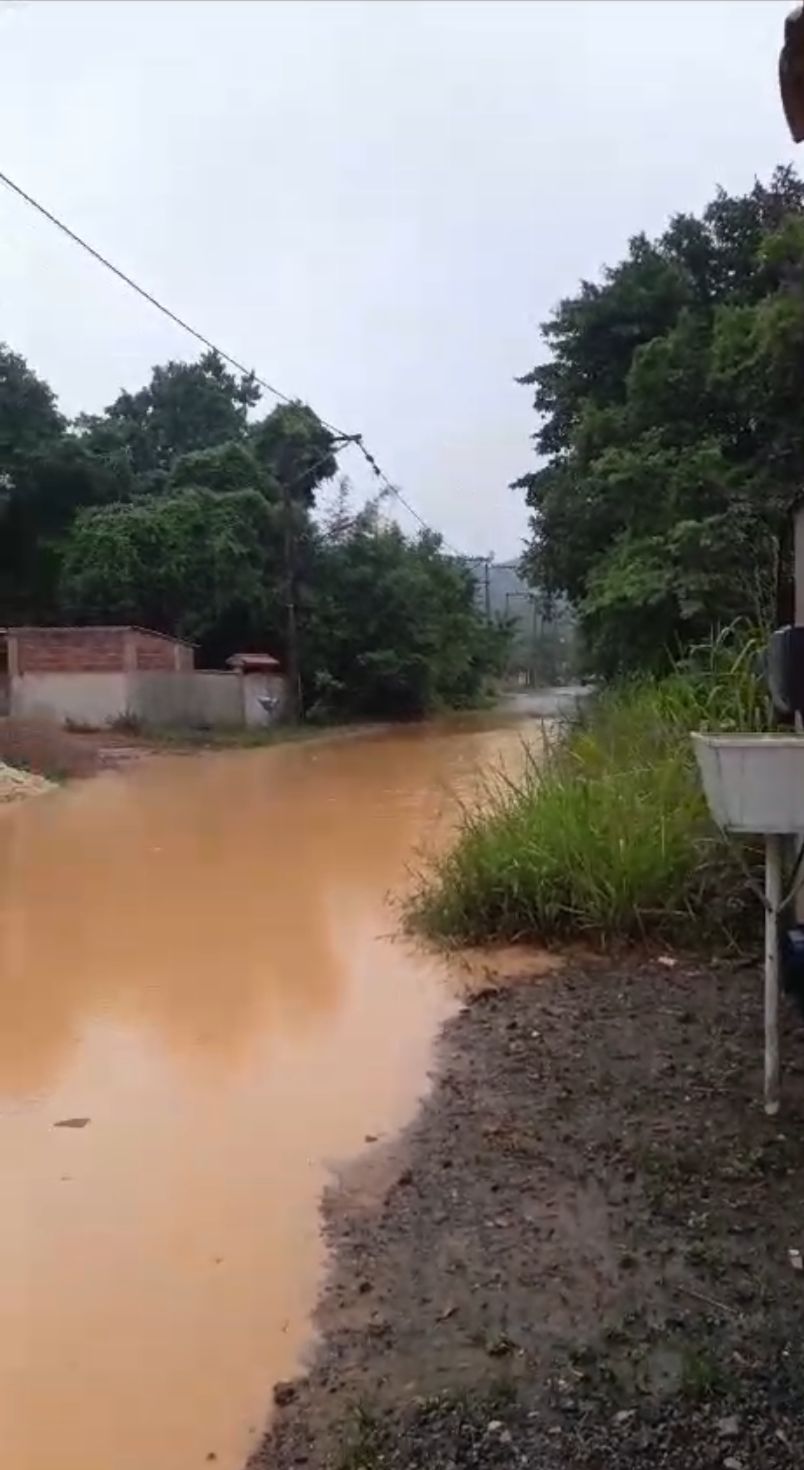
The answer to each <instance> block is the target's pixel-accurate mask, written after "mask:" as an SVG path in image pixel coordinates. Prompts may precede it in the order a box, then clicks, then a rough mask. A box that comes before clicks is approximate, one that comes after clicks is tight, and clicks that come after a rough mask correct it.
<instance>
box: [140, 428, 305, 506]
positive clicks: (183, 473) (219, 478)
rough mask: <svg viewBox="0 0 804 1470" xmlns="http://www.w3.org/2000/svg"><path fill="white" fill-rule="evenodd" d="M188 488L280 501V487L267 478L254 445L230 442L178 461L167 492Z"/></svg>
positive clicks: (199, 450)
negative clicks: (248, 493)
mask: <svg viewBox="0 0 804 1470" xmlns="http://www.w3.org/2000/svg"><path fill="white" fill-rule="evenodd" d="M188 485H203V486H205V488H206V489H207V490H214V491H215V492H216V493H217V494H219V495H230V494H231V493H232V492H237V491H239V490H258V491H259V492H260V494H262V495H265V496H266V498H267V499H268V500H277V499H278V498H279V487H278V485H277V484H276V482H275V481H274V480H272V479H271V477H270V475H268V474H266V472H265V470H264V469H263V467H262V465H261V464H260V463H259V461H258V459H257V456H256V454H255V453H254V448H253V445H252V444H250V443H239V442H238V441H237V440H228V441H227V442H226V443H224V444H215V445H214V446H213V447H212V448H211V449H196V450H193V451H192V452H191V453H190V454H182V455H181V456H180V457H179V459H177V460H175V461H174V464H173V466H172V468H171V471H170V474H169V475H168V479H167V487H166V488H167V490H168V491H169V492H172V491H174V490H183V489H185V488H186V486H188Z"/></svg>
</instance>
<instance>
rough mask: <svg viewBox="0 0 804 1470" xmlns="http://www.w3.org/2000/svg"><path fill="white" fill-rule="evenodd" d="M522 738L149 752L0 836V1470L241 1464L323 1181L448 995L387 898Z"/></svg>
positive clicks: (287, 1358) (29, 812)
mask: <svg viewBox="0 0 804 1470" xmlns="http://www.w3.org/2000/svg"><path fill="white" fill-rule="evenodd" d="M521 738H522V727H521V726H520V727H517V726H515V725H509V726H508V727H507V728H505V729H504V730H500V729H497V730H495V729H483V728H477V727H475V726H473V725H472V724H471V723H468V724H467V727H466V728H465V729H463V730H457V731H456V730H454V729H451V730H446V729H443V730H440V729H439V728H438V727H430V728H429V729H411V730H407V731H403V732H401V733H399V734H393V735H390V736H382V737H375V738H372V739H361V740H354V741H335V742H333V743H331V744H330V743H321V744H317V743H316V744H310V745H306V744H297V745H286V746H281V747H277V748H275V749H272V750H265V751H249V752H239V753H234V754H231V755H229V754H227V755H222V754H215V755H209V756H193V757H190V758H187V757H170V758H165V759H159V760H155V761H154V762H152V763H149V764H145V765H143V766H141V767H139V768H137V769H133V770H130V771H128V772H126V773H124V774H117V775H107V776H103V777H101V778H99V779H97V780H95V781H94V782H91V783H85V784H78V785H75V786H73V787H70V788H68V789H65V790H63V791H61V792H59V793H57V794H56V795H51V796H47V797H44V798H42V799H40V800H38V801H35V802H34V801H31V802H28V803H25V804H24V805H19V806H16V807H13V808H6V809H4V811H3V813H2V820H1V821H0V1189H1V1190H2V1197H1V1198H0V1443H1V1444H2V1446H3V1450H2V1462H3V1465H4V1466H5V1467H7V1470H111V1467H114V1470H194V1467H199V1466H202V1465H205V1464H207V1463H211V1461H210V1457H211V1456H215V1464H216V1466H217V1470H240V1467H241V1466H242V1464H243V1462H244V1460H245V1458H246V1456H247V1455H248V1453H249V1450H250V1448H251V1446H252V1445H253V1444H254V1443H255V1441H256V1439H257V1438H258V1436H259V1434H260V1432H261V1429H262V1427H263V1424H264V1420H265V1416H266V1413H267V1410H268V1405H269V1403H270V1391H271V1385H272V1383H273V1382H274V1381H275V1380H276V1379H278V1378H285V1377H288V1376H289V1375H290V1374H292V1372H293V1371H294V1368H295V1367H296V1366H297V1365H298V1362H299V1358H300V1354H301V1352H302V1350H303V1348H304V1346H305V1344H306V1343H307V1341H308V1338H309V1331H310V1327H309V1323H310V1313H311V1311H312V1308H313V1306H314V1303H315V1299H316V1295H317V1291H318V1288H319V1285H320V1280H321V1273H322V1269H323V1266H324V1257H323V1246H322V1243H321V1239H320V1235H319V1218H318V1201H319V1198H320V1194H321V1190H322V1188H323V1186H324V1185H325V1183H326V1182H327V1179H328V1177H330V1176H329V1170H330V1168H331V1166H332V1164H333V1163H335V1162H337V1161H338V1160H342V1159H344V1158H346V1157H347V1156H349V1155H354V1154H355V1153H357V1152H358V1151H359V1150H360V1149H361V1148H366V1147H370V1146H371V1145H370V1144H366V1141H365V1140H366V1136H367V1135H370V1136H373V1137H377V1138H381V1137H387V1136H388V1135H389V1134H390V1133H392V1132H393V1130H395V1129H397V1128H398V1127H399V1126H400V1125H402V1124H403V1123H405V1122H406V1121H407V1120H408V1119H409V1118H410V1116H411V1115H412V1113H413V1111H414V1109H415V1105H416V1101H417V1098H418V1097H419V1096H420V1095H421V1092H422V1090H423V1088H424V1087H425V1086H426V1077H427V1069H428V1064H429V1061H430V1057H431V1047H432V1042H433V1038H434V1036H435V1033H436V1031H437V1029H438V1026H439V1024H440V1022H441V1021H442V1020H443V1019H444V1018H445V1016H446V1015H447V1014H448V1013H449V1011H450V1009H451V1008H452V1007H453V1006H454V1005H455V1003H456V1002H455V999H454V992H453V991H451V988H450V986H449V985H448V984H446V983H445V982H444V975H443V973H442V969H443V967H442V966H441V965H440V962H438V961H437V960H435V959H434V958H431V957H428V956H427V955H425V954H423V953H418V952H417V951H416V950H415V949H414V948H412V947H411V946H409V945H407V944H403V943H400V942H398V941H395V940H393V939H392V938H390V937H389V934H390V931H391V930H392V929H393V926H394V915H393V910H392V909H391V908H389V906H388V903H387V895H388V892H389V890H394V889H396V888H397V887H398V886H399V885H400V884H402V883H404V881H405V873H406V865H407V864H408V862H409V861H410V858H411V854H412V852H413V851H414V850H415V848H416V847H417V846H418V845H419V844H421V843H422V842H428V841H433V840H435V839H436V837H437V834H438V833H439V831H443V829H444V825H445V823H446V822H448V821H449V819H450V817H449V814H450V812H451V811H452V810H453V808H452V802H451V800H450V799H449V798H448V796H447V791H448V789H449V788H455V787H456V786H457V787H458V788H461V787H463V788H464V789H465V788H466V787H467V784H471V782H472V780H473V779H474V773H475V771H476V768H477V766H478V764H479V763H483V762H484V761H488V760H489V759H497V758H499V757H500V755H501V754H503V755H505V756H506V757H507V758H508V759H509V760H510V761H511V762H513V763H516V761H517V760H518V759H519V755H520V745H521Z"/></svg>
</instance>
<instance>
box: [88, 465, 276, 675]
mask: <svg viewBox="0 0 804 1470" xmlns="http://www.w3.org/2000/svg"><path fill="white" fill-rule="evenodd" d="M280 545H281V523H280V517H279V513H278V511H277V509H276V507H274V506H272V505H270V504H269V502H268V501H267V500H266V499H265V497H264V496H263V495H261V494H260V493H259V492H258V491H256V490H240V491H231V492H229V493H226V494H218V493H216V492H215V491H213V490H207V489H204V488H198V487H196V488H194V489H193V488H187V489H184V490H181V491H179V492H177V493H176V494H174V495H165V496H158V497H146V498H139V499H137V500H134V501H132V502H130V503H129V504H123V505H113V506H108V507H102V508H100V509H93V510H85V511H82V512H81V513H80V514H79V515H78V516H77V517H76V519H75V522H74V524H73V527H72V529H71V532H70V535H69V537H68V540H67V544H66V549H65V555H64V565H63V572H62V580H61V597H62V605H63V607H64V610H65V612H66V614H67V615H68V616H69V617H71V618H73V619H75V620H76V621H78V622H99V623H106V622H122V623H139V624H142V625H144V626H145V627H149V628H156V629H157V630H159V631H161V632H165V633H173V634H176V635H177V636H179V637H181V638H186V639H188V640H189V641H190V642H194V643H197V644H199V645H200V650H199V651H200V656H201V661H202V662H207V663H212V664H215V663H220V662H222V660H223V659H224V658H225V657H226V656H227V655H228V654H229V653H232V652H233V651H234V650H235V649H236V648H237V647H241V648H242V647H248V646H249V645H252V644H255V643H256V644H257V646H261V645H262V646H264V645H265V643H266V642H268V643H269V645H274V644H275V641H276V638H277V634H278V631H279V616H280V601H279V599H280V588H279V583H280Z"/></svg>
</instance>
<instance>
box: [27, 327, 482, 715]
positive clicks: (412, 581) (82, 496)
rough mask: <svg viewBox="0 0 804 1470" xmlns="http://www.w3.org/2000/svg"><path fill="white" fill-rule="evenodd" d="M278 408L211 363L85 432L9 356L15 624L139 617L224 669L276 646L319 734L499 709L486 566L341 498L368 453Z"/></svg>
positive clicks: (310, 416) (157, 381)
mask: <svg viewBox="0 0 804 1470" xmlns="http://www.w3.org/2000/svg"><path fill="white" fill-rule="evenodd" d="M259 399H260V390H259V387H258V385H257V384H256V383H255V382H254V380H253V378H251V377H238V376H237V375H235V374H233V373H231V372H229V371H228V370H227V369H226V367H225V365H224V364H223V362H221V361H220V359H219V358H217V357H216V356H215V354H214V353H206V354H205V355H204V356H202V357H201V358H200V359H199V360H198V361H197V362H191V363H187V362H169V363H167V364H165V365H164V366H161V367H156V368H154V370H153V373H152V375H151V379H150V382H149V383H147V384H146V385H145V386H144V387H142V388H141V389H140V390H139V391H137V392H134V393H131V392H128V391H126V392H122V393H120V394H119V395H118V397H117V398H116V399H115V401H114V402H113V403H111V404H110V405H109V406H108V408H106V409H105V410H104V412H103V413H101V414H96V415H86V414H82V415H79V416H78V418H76V419H75V420H73V421H68V420H66V419H65V418H64V417H63V415H62V414H61V413H60V412H59V409H58V406H57V403H56V400H55V397H54V394H53V392H52V391H51V389H50V387H49V386H48V385H47V383H45V382H43V381H42V379H41V378H39V377H38V376H37V375H36V374H35V373H34V372H33V371H32V369H31V368H30V367H29V366H28V364H27V363H26V362H25V361H24V359H23V358H21V357H20V356H18V355H17V354H16V353H14V352H13V351H11V350H10V349H8V348H7V347H3V346H2V345H0V624H2V625H7V624H14V623H33V624H43V623H44V624H47V623H64V622H70V623H101V624H103V623H134V624H138V625H140V626H143V627H148V628H154V629H156V630H157V631H159V632H163V633H169V634H172V635H175V636H177V637H180V638H184V639H186V640H188V641H190V642H192V643H195V644H196V645H197V649H198V663H199V665H200V666H203V667H208V668H219V667H223V666H224V664H225V661H226V659H227V658H228V657H229V655H230V654H232V653H235V652H238V651H242V650H246V649H265V650H267V651H269V652H271V653H273V654H275V655H276V656H277V657H278V658H279V659H280V660H281V661H282V662H283V663H284V665H285V668H286V670H287V672H288V675H289V684H290V687H291V689H292V690H293V691H294V692H295V691H296V690H298V694H299V700H298V703H299V710H298V712H299V713H300V714H302V715H303V716H304V717H308V718H312V719H314V720H317V721H341V720H350V719H354V718H358V719H360V718H380V719H383V718H394V717H405V718H415V717H417V716H420V715H423V714H426V713H428V712H430V711H432V710H436V709H440V708H449V707H453V706H463V705H467V704H473V703H475V702H476V701H478V700H481V699H482V698H483V696H484V693H485V691H486V688H487V686H488V684H489V682H490V681H491V680H493V679H494V678H495V677H496V675H497V674H498V673H500V672H501V671H502V669H503V668H504V665H505V658H506V651H507V645H508V641H509V638H508V630H507V628H506V626H505V625H504V624H503V623H497V624H495V623H489V622H487V621H486V619H485V618H484V617H483V616H482V614H481V612H480V610H479V609H478V607H477V603H476V594H475V584H474V581H473V578H472V576H471V574H470V572H469V570H468V569H467V567H466V566H465V565H464V564H463V563H462V562H461V561H460V560H459V559H457V558H455V557H451V556H448V555H446V554H445V552H444V551H443V549H442V547H441V542H440V538H439V537H438V536H437V535H434V534H433V533H431V532H426V531H425V532H422V534H420V535H418V536H416V537H413V538H410V537H407V536H405V535H403V534H402V532H401V531H400V530H399V528H398V526H397V525H396V524H395V522H394V521H393V520H392V519H391V518H390V517H389V516H388V515H387V514H386V509H387V506H386V500H385V499H384V498H383V497H382V496H380V497H379V498H378V499H377V500H376V501H374V502H373V503H371V504H369V505H368V506H367V507H364V508H363V509H362V510H360V511H355V509H354V506H353V505H352V504H351V502H350V494H349V487H348V482H347V481H345V480H344V479H343V477H341V479H340V481H339V482H337V489H336V490H335V493H334V494H333V493H332V492H331V491H328V490H327V488H326V487H327V486H329V485H334V484H336V476H337V475H338V473H339V465H338V455H339V454H342V453H344V452H345V450H346V448H348V447H350V446H347V445H345V444H344V442H343V440H339V439H337V438H336V436H334V435H333V433H331V432H330V430H329V429H327V428H326V427H325V426H324V425H323V424H322V423H321V422H320V420H319V419H318V418H317V417H316V415H315V413H313V411H312V410H311V409H310V408H309V407H307V406H306V405H305V404H303V403H283V404H280V405H279V406H278V407H276V408H274V409H273V410H272V411H271V412H270V413H267V414H264V415H262V416H261V415H260V413H259ZM351 453H352V455H353V456H354V455H357V454H358V453H359V451H358V450H357V448H355V447H354V446H351ZM322 497H323V499H322Z"/></svg>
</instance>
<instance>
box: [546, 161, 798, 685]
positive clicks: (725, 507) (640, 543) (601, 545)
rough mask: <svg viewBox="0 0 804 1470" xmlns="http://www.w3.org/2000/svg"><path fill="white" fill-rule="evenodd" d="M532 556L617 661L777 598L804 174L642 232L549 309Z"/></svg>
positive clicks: (792, 414) (603, 651) (595, 656)
mask: <svg viewBox="0 0 804 1470" xmlns="http://www.w3.org/2000/svg"><path fill="white" fill-rule="evenodd" d="M542 334H543V337H544V341H545V343H546V345H547V347H548V349H549V352H550V357H549V360H548V361H546V362H543V363H540V364H539V365H538V366H537V367H535V368H534V369H533V371H532V372H531V373H529V374H528V375H527V376H526V377H525V378H523V379H522V380H521V381H522V382H524V383H527V384H529V385H531V386H533V387H534V388H535V399H534V402H535V407H536V410H537V412H538V414H539V415H540V419H541V422H540V426H539V428H538V430H537V433H536V434H535V436H534V438H535V444H536V449H537V453H538V454H539V456H540V458H541V461H542V462H541V464H540V465H539V467H538V468H537V469H536V470H535V471H533V472H531V473H529V474H527V475H525V476H524V477H523V478H522V479H521V480H520V481H518V482H517V483H518V484H519V485H520V486H521V487H522V488H524V490H525V493H526V498H527V500H528V503H529V505H530V506H531V508H532V511H533V522H532V524H533V532H534V535H533V541H532V544H531V546H530V548H529V551H528V553H527V557H526V564H527V566H528V568H529V570H530V573H531V576H532V578H533V580H534V581H536V582H538V583H539V584H541V585H542V586H544V587H546V588H547V589H548V591H561V592H564V593H566V594H567V595H568V596H569V597H570V598H571V600H572V601H573V603H574V604H575V605H576V607H577V608H578V611H579V614H580V619H581V625H582V629H583V632H584V635H585V638H586V642H587V646H588V648H589V651H590V654H591V658H592V662H593V664H594V666H595V667H596V668H597V669H598V670H600V671H602V672H603V673H612V672H614V671H616V670H617V669H621V668H628V667H634V666H640V667H644V666H646V665H647V666H651V665H654V666H656V665H661V663H662V662H663V661H664V660H665V659H666V658H667V656H668V653H669V652H674V651H676V650H678V649H680V648H684V647H685V646H688V645H690V644H691V643H694V642H696V641H697V640H699V639H700V638H701V637H703V636H705V635H706V634H707V633H708V632H709V631H710V630H711V629H712V628H713V627H716V626H718V625H722V624H724V623H727V622H729V621H731V620H732V619H733V618H734V617H737V616H745V615H748V616H751V617H758V616H763V615H767V614H768V613H769V611H770V610H771V608H772V605H773V599H774V596H775V590H776V575H777V567H778V560H779V547H780V540H781V537H782V534H783V531H784V526H785V517H786V512H787V508H788V506H789V504H790V501H791V499H792V497H793V495H794V494H796V493H798V489H799V486H800V484H801V483H802V477H804V426H803V425H802V423H801V415H800V408H799V405H800V403H801V401H802V399H801V391H802V389H804V186H802V184H801V182H800V181H799V180H798V178H797V177H796V176H795V174H794V173H793V171H792V170H791V169H779V170H777V171H776V173H775V174H774V176H773V179H772V180H771V183H770V184H769V185H768V186H764V185H762V184H759V183H757V184H755V186H754V187H753V189H752V190H751V191H750V192H749V193H748V194H746V195H744V196H740V197H731V196H729V195H727V194H725V193H724V192H723V191H722V190H721V191H719V192H718V194H717V196H716V198H715V199H714V200H713V201H712V203H711V204H710V205H709V206H708V207H707V208H706V209H705V210H704V212H703V215H702V217H701V218H700V219H697V218H695V217H693V216H690V215H679V216H677V217H676V218H675V219H674V220H673V221H672V222H671V224H670V226H669V228H668V229H667V230H666V231H665V233H664V234H663V235H662V236H661V237H660V238H659V239H658V240H656V241H653V242H651V241H648V240H647V239H646V238H645V237H644V236H638V237H637V238H636V239H634V240H632V241H631V244H630V246H629V251H628V255H627V257H626V259H625V260H624V261H622V262H621V263H620V264H619V265H618V266H616V267H614V268H610V269H607V270H606V271H605V272H604V274H603V279H602V281H601V282H600V283H599V284H593V283H590V282H582V284H581V288H580V290H579V292H578V294H577V295H576V296H575V297H572V298H570V299H568V300H566V301H563V302H561V303H560V305H559V306H558V308H557V309H556V311H555V312H554V314H553V316H552V318H551V319H550V321H549V322H547V323H546V324H545V325H544V326H543V328H542Z"/></svg>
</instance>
